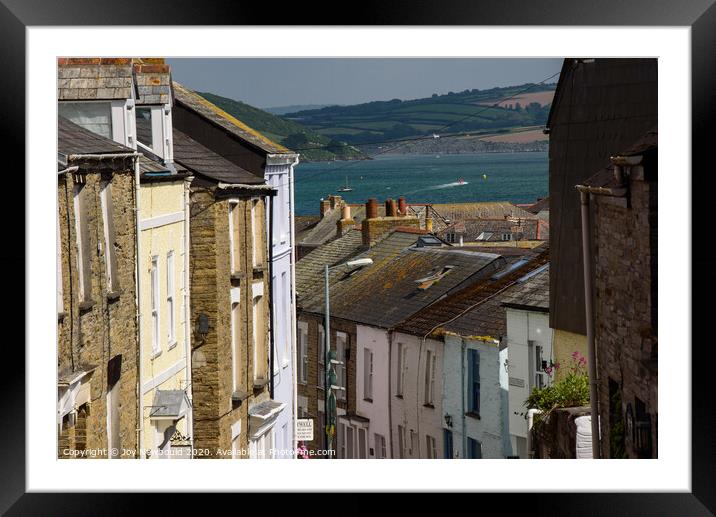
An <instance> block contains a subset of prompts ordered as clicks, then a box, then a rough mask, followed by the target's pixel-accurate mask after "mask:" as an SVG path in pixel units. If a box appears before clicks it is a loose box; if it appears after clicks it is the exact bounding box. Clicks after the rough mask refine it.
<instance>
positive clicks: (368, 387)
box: [363, 348, 373, 402]
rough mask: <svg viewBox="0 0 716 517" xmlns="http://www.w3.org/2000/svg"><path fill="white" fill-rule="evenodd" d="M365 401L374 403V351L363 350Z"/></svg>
mask: <svg viewBox="0 0 716 517" xmlns="http://www.w3.org/2000/svg"><path fill="white" fill-rule="evenodd" d="M363 400H365V401H367V402H373V351H372V350H371V349H370V348H364V349H363Z"/></svg>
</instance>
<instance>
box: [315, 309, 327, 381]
mask: <svg viewBox="0 0 716 517" xmlns="http://www.w3.org/2000/svg"><path fill="white" fill-rule="evenodd" d="M316 385H317V386H318V387H319V388H320V389H324V388H325V385H326V331H325V330H323V325H322V324H320V323H319V324H318V382H317V383H316Z"/></svg>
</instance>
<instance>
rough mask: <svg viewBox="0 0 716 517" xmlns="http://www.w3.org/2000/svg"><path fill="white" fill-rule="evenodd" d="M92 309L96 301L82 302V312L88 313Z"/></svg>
mask: <svg viewBox="0 0 716 517" xmlns="http://www.w3.org/2000/svg"><path fill="white" fill-rule="evenodd" d="M92 307H94V300H87V301H84V302H80V311H88V310H90V309H91V308H92Z"/></svg>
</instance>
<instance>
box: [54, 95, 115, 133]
mask: <svg viewBox="0 0 716 517" xmlns="http://www.w3.org/2000/svg"><path fill="white" fill-rule="evenodd" d="M57 110H58V114H59V115H60V116H61V117H65V118H66V119H69V120H71V121H72V122H74V123H75V124H77V125H78V126H80V127H83V128H85V129H87V130H88V131H92V132H93V133H96V134H98V135H101V136H103V137H105V138H109V139H110V140H111V139H112V104H111V103H110V102H88V101H85V102H60V103H59V105H58V107H57Z"/></svg>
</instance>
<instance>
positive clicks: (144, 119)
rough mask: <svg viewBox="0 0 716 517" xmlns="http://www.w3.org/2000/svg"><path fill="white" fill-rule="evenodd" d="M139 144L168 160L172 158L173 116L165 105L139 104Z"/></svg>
mask: <svg viewBox="0 0 716 517" xmlns="http://www.w3.org/2000/svg"><path fill="white" fill-rule="evenodd" d="M135 113H136V115H135V116H136V122H137V144H138V145H139V146H140V147H143V148H144V149H146V150H149V151H151V152H152V153H153V154H155V155H156V156H158V157H160V158H163V159H164V160H166V161H172V160H171V149H170V145H171V141H170V138H169V136H165V135H171V127H170V125H171V117H170V116H169V109H168V107H167V109H165V107H164V106H137V107H136V108H135Z"/></svg>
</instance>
